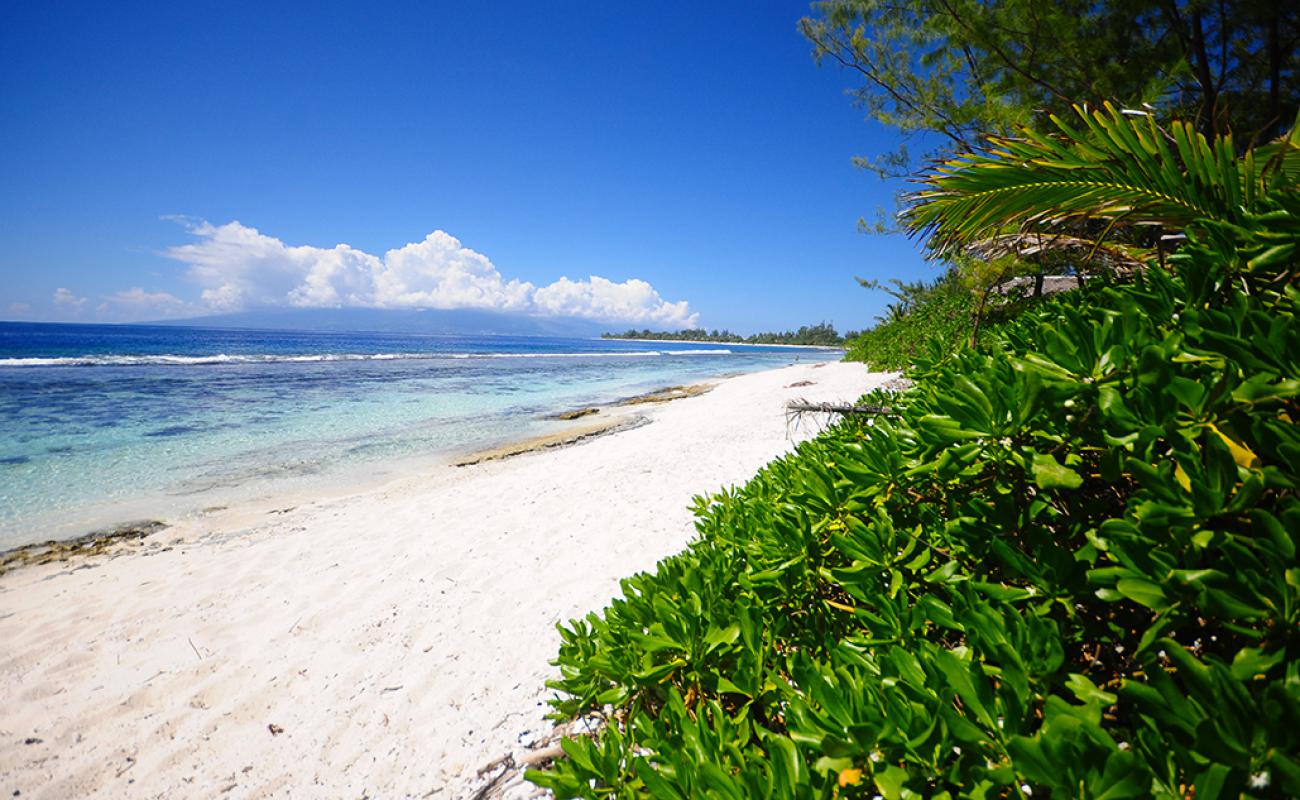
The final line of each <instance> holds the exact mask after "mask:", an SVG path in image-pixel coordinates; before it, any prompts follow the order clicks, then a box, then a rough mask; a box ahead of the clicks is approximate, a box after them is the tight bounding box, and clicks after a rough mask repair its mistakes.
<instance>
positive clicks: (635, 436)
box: [0, 363, 891, 798]
mask: <svg viewBox="0 0 1300 800" xmlns="http://www.w3.org/2000/svg"><path fill="white" fill-rule="evenodd" d="M889 377H891V376H889V375H882V374H872V373H868V372H867V370H866V368H865V367H864V366H863V365H861V364H849V363H828V364H825V365H820V364H819V365H814V364H801V365H795V366H791V367H786V368H782V369H777V370H770V371H766V372H760V373H754V374H750V375H744V376H740V377H735V378H730V379H727V380H724V381H722V382H720V383H719V384H718V386H717V387H716V388H715V389H713V390H712V391H710V392H708V393H706V394H702V395H699V396H695V397H687V398H685V399H681V400H675V401H673V402H670V403H664V404H654V405H646V406H637V407H628V409H626V410H623V411H621V412H620V413H635V414H643V415H645V416H646V417H647V419H648V420H649V422H648V424H643V425H640V426H639V427H629V428H625V429H622V430H619V431H617V432H614V433H611V434H608V435H604V436H600V437H598V438H592V439H589V440H587V441H584V442H582V443H579V444H576V445H573V446H569V447H563V448H551V449H545V450H541V451H538V452H531V453H526V454H523V455H519V456H515V457H511V458H506V459H502V460H491V461H484V462H482V463H478V464H475V465H472V466H467V467H454V466H450V465H444V466H441V467H439V468H437V469H433V470H429V471H426V472H424V473H421V474H411V475H408V476H405V477H402V478H401V479H398V480H395V481H392V482H390V483H388V484H387V485H384V486H382V487H381V488H377V489H369V490H366V491H363V492H356V491H354V492H353V493H350V494H349V493H347V492H340V493H339V494H337V495H336V496H332V497H321V498H316V499H313V500H311V501H310V502H302V503H297V504H295V505H293V507H286V506H287V505H289V503H287V502H286V503H285V504H281V506H280V507H261V508H256V507H255V508H243V509H239V510H235V511H225V512H220V513H216V514H213V515H210V516H207V517H201V518H195V519H191V520H187V521H184V522H182V523H180V524H178V525H176V526H174V527H171V528H168V529H166V530H163V531H161V532H159V533H157V534H154V535H152V536H150V537H149V538H147V539H144V540H141V541H140V542H139V543H138V544H134V545H124V546H123V547H121V548H119V550H118V554H117V555H113V554H109V555H97V556H89V557H78V558H74V559H73V560H71V561H68V562H65V563H56V564H46V565H31V566H25V567H21V568H18V569H16V570H14V571H12V572H10V573H8V574H5V575H3V576H0V642H3V646H2V649H0V796H4V797H10V796H15V795H17V793H18V792H21V797H24V798H26V797H37V798H70V797H86V796H95V797H131V798H154V797H168V798H175V797H222V796H228V797H240V798H248V797H290V796H292V797H344V796H347V797H354V798H355V797H385V798H388V797H436V798H459V797H467V796H472V794H473V792H474V791H475V788H476V786H477V785H479V784H480V783H481V779H479V778H478V771H479V770H480V769H481V768H482V767H484V766H485V765H487V764H488V763H490V762H492V761H494V760H495V759H498V758H499V757H501V756H504V755H507V754H510V753H521V752H523V751H525V750H527V749H528V748H529V747H530V746H532V745H534V744H535V743H536V742H538V741H542V740H545V739H546V738H547V736H548V733H549V731H550V724H549V723H548V722H546V721H545V720H544V715H545V714H546V712H547V707H546V700H547V698H548V697H549V692H548V691H547V690H546V689H545V688H544V686H543V683H544V681H545V680H546V679H547V678H548V677H550V676H551V674H552V671H553V668H552V667H551V666H550V665H549V663H548V661H549V659H551V658H552V657H553V656H554V654H555V651H556V647H557V643H558V634H557V633H556V631H555V627H554V626H555V624H556V623H558V622H562V621H567V620H568V619H570V618H572V617H574V616H580V615H583V614H586V613H587V612H588V611H592V610H597V609H599V608H601V607H602V606H603V605H604V604H605V603H606V602H607V601H608V600H609V599H610V598H611V597H612V596H613V595H614V594H615V593H616V592H617V591H618V581H619V579H620V578H623V577H626V576H628V575H630V574H632V573H634V572H637V571H639V570H644V569H648V568H650V567H652V566H653V565H654V563H655V562H656V560H658V559H660V558H662V557H664V556H667V555H669V554H671V553H674V552H676V551H678V550H680V549H682V548H683V547H684V546H685V545H686V544H687V542H688V541H689V540H690V539H691V537H692V535H693V527H692V517H691V514H690V512H689V511H688V508H687V506H688V504H689V503H690V500H691V498H692V496H694V495H696V494H702V493H708V492H711V491H714V490H717V489H719V488H721V487H724V486H728V485H734V484H739V483H743V482H744V481H745V480H747V479H748V478H749V477H750V476H751V475H752V474H753V473H754V472H755V471H756V470H757V469H758V468H759V467H761V466H762V465H763V464H765V463H767V462H768V461H770V460H771V459H773V458H774V457H777V456H779V455H780V454H782V453H784V452H786V451H788V450H789V449H790V448H791V447H792V446H793V443H794V442H795V441H796V440H798V439H802V438H806V437H807V436H809V435H811V434H813V433H815V432H816V430H815V428H814V427H813V426H811V425H810V421H809V420H805V423H804V425H805V426H804V427H803V428H802V429H792V428H790V427H788V426H787V421H786V417H785V413H784V404H785V402H786V401H787V400H788V399H792V398H795V397H808V398H810V399H815V400H852V399H855V398H857V397H858V396H859V395H861V394H862V393H863V392H865V391H867V390H868V389H870V388H872V387H873V386H876V385H878V384H880V383H882V382H884V381H885V380H887V379H888V378H889ZM803 381H811V382H812V383H811V385H803V386H798V387H791V386H790V385H791V384H795V383H800V382H803ZM578 422H579V423H588V424H589V423H590V420H585V419H584V420H579V421H578ZM516 790H518V791H526V790H525V789H524V787H521V786H519V785H518V784H516Z"/></svg>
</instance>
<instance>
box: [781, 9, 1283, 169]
mask: <svg viewBox="0 0 1300 800" xmlns="http://www.w3.org/2000/svg"><path fill="white" fill-rule="evenodd" d="M799 28H800V30H801V31H802V32H803V34H804V36H806V37H807V38H808V40H809V42H810V43H811V44H812V46H813V55H814V56H815V58H816V59H817V60H818V61H819V62H823V63H825V62H829V63H832V64H838V65H840V66H842V67H845V68H847V69H848V70H850V72H851V74H852V75H853V77H855V78H856V79H858V80H860V81H861V84H860V87H859V88H857V89H855V90H854V91H853V97H854V99H855V100H856V101H857V103H858V104H859V105H860V106H861V107H863V108H864V109H866V111H867V113H868V115H869V116H870V117H871V118H872V119H873V120H874V121H876V122H878V123H880V124H882V125H886V126H889V127H893V128H896V129H898V130H900V131H902V132H903V133H915V132H922V133H925V134H930V135H931V136H930V138H929V139H928V140H927V141H928V142H941V144H940V146H939V147H938V148H937V149H939V150H940V151H943V152H947V153H953V152H965V151H970V150H973V149H976V148H978V147H979V146H980V144H981V143H982V140H983V137H985V136H987V135H990V134H1006V133H1009V132H1011V131H1014V130H1016V129H1018V128H1019V127H1021V126H1025V125H1036V124H1037V123H1038V122H1039V121H1041V122H1044V123H1045V122H1046V120H1045V119H1044V118H1043V116H1042V114H1043V112H1044V111H1046V112H1048V113H1056V114H1065V113H1068V112H1069V111H1070V108H1071V106H1073V105H1074V104H1076V103H1087V104H1091V105H1094V106H1096V105H1100V104H1101V103H1102V102H1105V101H1108V100H1110V101H1117V102H1120V103H1122V104H1124V105H1125V106H1126V107H1129V108H1141V107H1142V105H1143V104H1144V103H1150V104H1151V105H1152V107H1153V108H1154V110H1155V112H1156V113H1157V115H1158V116H1159V117H1160V118H1161V119H1162V120H1168V119H1171V118H1174V117H1180V118H1183V119H1186V120H1188V121H1191V122H1193V123H1194V124H1195V126H1196V128H1197V130H1200V131H1202V132H1206V133H1208V132H1210V131H1220V132H1223V131H1228V130H1233V131H1235V132H1236V133H1237V136H1238V143H1239V144H1245V143H1248V142H1249V141H1250V140H1251V139H1253V138H1256V137H1258V141H1266V140H1267V139H1270V138H1272V137H1275V136H1277V135H1279V134H1280V133H1281V132H1282V131H1284V130H1286V128H1287V127H1288V126H1289V125H1290V123H1291V121H1292V120H1293V119H1294V118H1295V115H1296V112H1297V110H1298V109H1300V80H1297V70H1298V69H1300V48H1297V42H1298V41H1300V11H1298V10H1297V5H1296V4H1295V3H1287V2H1281V1H1280V0H1237V2H1232V3H1217V4H1216V3H1205V2H1200V1H1199V0H1159V2H1156V0H1103V1H1102V2H1098V1H1097V0H1055V2H1051V3H1045V2H1041V1H1040V0H914V2H910V3H895V2H888V0H825V2H818V3H814V4H813V15H812V16H810V17H806V18H805V19H803V20H802V21H801V22H800V25H799ZM933 134H939V135H938V136H934V135H933ZM915 155H922V154H911V153H909V152H908V150H907V149H906V148H900V149H899V150H897V151H895V152H893V153H889V154H884V155H883V156H880V155H878V156H876V157H874V158H869V159H862V160H860V163H862V164H863V165H864V166H868V167H871V168H874V169H877V170H880V171H882V172H885V173H889V174H895V173H899V172H906V168H907V167H908V166H909V165H911V164H914V163H916V159H915V157H914V156H915Z"/></svg>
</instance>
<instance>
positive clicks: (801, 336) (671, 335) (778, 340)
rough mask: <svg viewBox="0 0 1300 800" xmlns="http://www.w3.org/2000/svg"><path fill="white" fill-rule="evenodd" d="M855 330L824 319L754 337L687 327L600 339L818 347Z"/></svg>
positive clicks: (839, 342)
mask: <svg viewBox="0 0 1300 800" xmlns="http://www.w3.org/2000/svg"><path fill="white" fill-rule="evenodd" d="M856 335H857V332H856V331H850V332H849V333H848V334H847V335H846V336H840V335H839V334H838V333H836V331H835V327H834V326H832V325H830V324H828V323H825V322H822V323H820V324H817V325H801V326H800V327H799V330H797V331H785V332H777V333H755V334H753V335H751V336H741V335H740V334H738V333H732V332H731V331H728V330H723V331H718V330H713V331H706V330H705V329H704V328H688V329H686V330H681V331H652V330H650V329H649V328H646V329H645V330H639V331H638V330H635V329H633V330H629V331H626V332H624V333H606V334H603V335H602V337H601V338H604V339H663V340H665V341H678V342H720V343H730V344H798V345H813V346H818V347H839V346H840V345H842V344H844V340H845V339H848V338H851V337H853V336H856Z"/></svg>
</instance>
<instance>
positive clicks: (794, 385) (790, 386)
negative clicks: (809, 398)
mask: <svg viewBox="0 0 1300 800" xmlns="http://www.w3.org/2000/svg"><path fill="white" fill-rule="evenodd" d="M816 385H817V381H795V382H794V383H787V384H786V385H785V388H787V389H796V388H798V387H800V386H816Z"/></svg>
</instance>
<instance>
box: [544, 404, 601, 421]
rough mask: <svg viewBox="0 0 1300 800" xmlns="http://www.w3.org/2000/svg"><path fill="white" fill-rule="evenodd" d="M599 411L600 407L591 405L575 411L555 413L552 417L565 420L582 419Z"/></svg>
mask: <svg viewBox="0 0 1300 800" xmlns="http://www.w3.org/2000/svg"><path fill="white" fill-rule="evenodd" d="M599 413H600V409H599V408H595V407H594V406H593V407H589V408H579V409H577V410H575V411H563V412H561V413H559V414H556V415H555V417H554V418H555V419H561V420H566V421H567V420H571V419H582V418H583V417H589V416H591V415H592V414H599Z"/></svg>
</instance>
